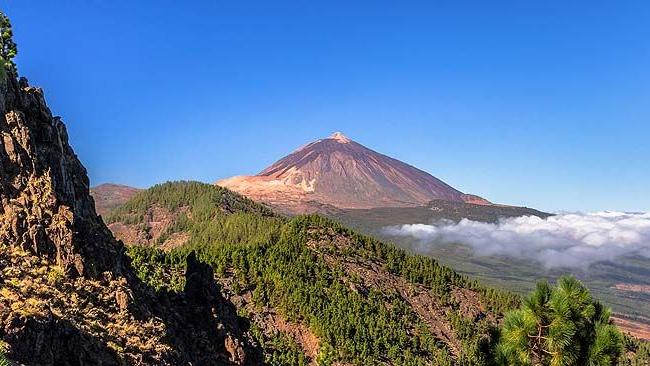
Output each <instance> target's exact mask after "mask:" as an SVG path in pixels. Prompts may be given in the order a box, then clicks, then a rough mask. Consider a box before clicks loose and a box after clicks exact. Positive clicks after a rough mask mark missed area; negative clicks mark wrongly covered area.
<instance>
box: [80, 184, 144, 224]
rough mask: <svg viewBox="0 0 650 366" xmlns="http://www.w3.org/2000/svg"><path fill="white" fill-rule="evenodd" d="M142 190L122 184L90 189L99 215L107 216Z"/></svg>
mask: <svg viewBox="0 0 650 366" xmlns="http://www.w3.org/2000/svg"><path fill="white" fill-rule="evenodd" d="M140 191H141V189H138V188H134V187H129V186H125V185H122V184H113V183H104V184H100V185H98V186H95V187H92V188H90V195H91V196H92V197H93V199H94V200H95V209H96V210H97V213H98V214H100V215H102V216H106V214H108V213H109V212H110V211H111V210H113V209H114V208H116V207H118V206H121V205H123V204H124V203H126V201H128V200H130V199H131V198H132V197H133V196H135V195H136V194H138V192H140Z"/></svg>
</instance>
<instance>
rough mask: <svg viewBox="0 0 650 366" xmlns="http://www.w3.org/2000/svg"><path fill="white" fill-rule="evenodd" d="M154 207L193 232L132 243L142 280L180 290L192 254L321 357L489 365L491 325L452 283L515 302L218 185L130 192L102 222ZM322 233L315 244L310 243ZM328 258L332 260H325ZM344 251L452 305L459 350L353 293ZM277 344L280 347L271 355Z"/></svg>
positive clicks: (397, 305) (385, 298)
mask: <svg viewBox="0 0 650 366" xmlns="http://www.w3.org/2000/svg"><path fill="white" fill-rule="evenodd" d="M152 205H158V206H160V207H165V208H167V209H169V210H174V211H179V210H181V211H182V212H183V213H181V214H179V215H178V217H177V219H176V221H175V223H174V224H173V225H172V227H170V229H169V230H168V231H169V233H170V234H171V233H173V232H180V231H182V232H186V233H189V234H190V238H189V241H188V243H187V244H186V245H185V246H183V247H181V248H178V249H175V250H173V251H171V252H170V253H168V254H164V253H163V252H162V251H160V250H157V249H152V248H130V249H129V254H130V255H131V257H132V258H133V264H134V267H135V268H136V271H137V272H138V274H139V275H140V277H141V278H143V279H145V281H147V282H148V283H149V284H151V285H152V286H153V287H155V288H157V289H160V288H162V287H165V288H167V289H169V290H179V289H180V288H182V267H183V266H184V262H185V257H186V256H187V255H188V254H189V253H190V252H191V251H196V253H197V255H198V258H199V259H200V260H202V261H204V262H206V263H209V264H211V265H212V266H213V267H214V268H215V271H216V273H217V274H218V275H219V276H221V277H224V276H232V277H233V279H234V285H233V289H234V291H236V292H240V293H244V292H250V293H251V296H252V298H253V300H254V301H255V302H256V303H258V304H259V305H260V306H261V305H263V304H264V305H269V306H271V307H273V308H274V309H277V310H278V311H279V312H280V313H281V314H282V315H283V316H284V317H286V318H287V319H288V320H290V321H296V322H301V323H303V324H305V325H308V326H309V328H310V329H311V330H312V331H313V332H314V333H315V334H316V336H318V337H319V339H320V341H321V347H320V349H321V354H320V355H319V359H320V360H321V361H322V363H323V364H328V362H334V361H343V362H352V363H355V364H376V363H380V362H384V361H389V362H390V363H393V364H402V365H409V364H412V365H419V364H423V363H436V364H441V365H444V364H451V363H452V359H454V358H457V359H458V360H459V362H458V363H459V364H466V365H481V364H487V363H488V361H487V360H489V359H490V357H489V352H490V342H491V339H492V337H491V336H490V334H491V332H492V331H493V329H492V325H491V324H490V323H489V321H488V320H487V319H480V320H476V322H475V319H469V318H464V317H463V315H462V313H461V311H460V305H459V304H458V303H457V301H456V300H455V299H454V298H453V297H452V296H451V289H452V288H455V287H458V288H467V289H472V290H475V291H476V292H478V294H479V296H480V298H481V302H482V303H483V304H484V305H485V306H486V307H487V309H488V310H489V311H491V312H494V313H503V312H504V311H506V310H508V309H510V308H512V307H514V306H517V305H518V298H517V297H516V296H514V295H512V294H509V293H506V292H501V291H496V290H494V289H487V288H484V287H482V286H480V285H479V284H478V283H477V282H475V281H471V280H469V279H467V278H465V277H463V276H460V275H458V274H457V273H455V272H454V271H452V270H451V269H449V268H447V267H444V266H441V265H439V264H438V263H437V262H436V261H435V260H433V259H431V258H428V257H424V256H414V255H409V254H407V253H406V252H404V251H403V250H400V249H397V248H395V247H393V246H391V245H386V244H383V243H381V242H379V241H377V240H374V239H372V238H369V237H367V236H363V235H360V234H357V233H355V232H353V231H350V230H349V229H346V228H344V227H343V226H341V225H339V224H337V223H335V222H333V221H331V220H328V219H324V218H322V217H319V216H303V217H298V218H294V219H287V218H281V217H277V216H274V215H272V213H271V212H270V211H268V210H267V209H265V208H264V207H262V206H259V205H256V204H255V203H253V202H251V201H248V200H246V199H243V198H241V196H239V195H236V194H234V193H232V192H230V191H228V190H225V189H222V188H219V187H215V186H210V185H205V184H200V183H195V182H177V183H166V184H163V185H159V186H156V187H154V188H152V189H150V190H148V191H145V192H142V193H141V194H139V195H138V196H136V197H135V198H134V199H133V200H132V201H130V202H129V203H127V204H126V205H124V206H122V207H121V208H119V209H118V210H116V211H114V212H113V213H112V214H111V215H109V216H108V218H107V220H108V221H109V222H114V221H122V222H129V223H133V224H138V223H140V222H141V220H143V218H144V215H145V213H146V211H147V208H149V207H151V206H152ZM224 207H229V208H232V207H236V209H225V208H224ZM334 237H345V238H347V239H349V240H348V241H349V243H350V244H349V246H347V247H344V248H339V247H337V246H335V245H333V244H332V243H331V240H329V239H332V238H334ZM324 238H325V239H324ZM323 240H324V243H323V244H322V245H321V244H319V246H318V247H317V248H313V247H310V245H309V243H314V242H318V241H323ZM328 256H329V257H330V258H336V259H338V260H337V261H334V262H332V261H327V260H326V257H328ZM343 258H361V259H363V260H364V261H374V262H377V263H382V266H383V268H384V269H385V270H386V271H387V272H389V273H392V274H394V275H397V276H400V277H402V278H404V279H406V280H407V281H408V282H410V283H413V284H422V285H425V286H427V287H429V288H431V291H432V292H433V293H434V294H435V295H436V297H437V298H438V299H439V301H440V303H441V304H442V305H443V306H447V307H449V308H450V309H452V310H451V311H450V313H449V316H448V318H449V319H447V320H448V321H449V322H451V323H452V324H454V325H455V326H457V327H458V328H459V329H460V328H463V329H465V330H466V331H459V332H458V338H459V342H460V343H461V350H460V354H459V355H456V356H453V355H452V351H451V349H450V348H449V346H448V345H447V344H445V343H444V342H442V341H441V340H439V339H436V338H435V337H434V336H433V335H432V334H431V333H430V330H429V329H428V327H427V326H426V325H425V324H424V323H423V322H422V320H421V319H420V318H419V317H418V316H417V314H415V313H414V310H413V309H412V308H411V307H410V306H409V304H407V303H406V302H405V300H404V299H403V298H402V297H401V296H400V295H399V294H398V293H391V292H388V291H383V290H380V289H376V288H368V289H366V290H365V291H357V290H355V288H363V284H362V283H361V282H362V281H361V279H360V278H358V277H356V276H354V275H352V274H349V273H346V271H345V268H343V265H342V264H341V262H340V259H343ZM477 330H478V331H477ZM266 343H267V344H273V345H274V346H272V348H273V350H274V351H273V352H271V354H272V355H274V356H273V357H275V359H276V360H285V357H287V358H286V359H292V360H296V363H290V364H300V362H302V361H300V360H299V358H296V357H294V356H291V355H290V354H293V353H295V352H294V351H295V350H293V349H294V348H292V347H289V346H287V345H286V342H284V341H281V340H280V339H276V340H274V341H273V342H270V343H269V342H268V341H267V342H266ZM278 345H282V346H278ZM278 350H284V351H281V352H280V353H281V354H278ZM292 350H293V351H292Z"/></svg>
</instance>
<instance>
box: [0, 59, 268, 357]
mask: <svg viewBox="0 0 650 366" xmlns="http://www.w3.org/2000/svg"><path fill="white" fill-rule="evenodd" d="M3 76H4V78H3V79H2V80H1V81H0V114H1V115H2V116H4V118H0V135H1V136H0V243H1V244H0V246H1V248H0V338H1V339H2V342H3V344H6V345H7V352H8V356H9V357H10V358H11V359H13V360H15V361H18V362H20V363H25V364H37V365H85V364H101V365H124V364H140V365H149V364H150V365H183V364H200V365H223V364H245V363H248V364H255V363H256V362H257V361H256V360H259V359H258V358H256V356H255V355H256V354H257V353H256V351H255V349H254V348H253V347H252V346H251V342H250V341H249V340H248V339H247V338H246V335H245V333H244V332H243V331H242V329H240V324H239V322H238V321H237V315H236V313H235V311H234V310H233V309H234V308H233V307H232V304H229V303H228V302H227V301H226V300H225V299H224V298H223V297H222V296H221V294H220V292H219V290H218V288H217V287H216V285H215V284H214V279H213V277H212V276H213V274H212V270H211V269H210V268H209V267H208V266H206V265H203V264H201V263H199V262H197V261H196V259H195V258H194V257H193V256H192V257H190V259H191V261H190V263H189V266H188V271H187V284H188V285H187V286H188V287H187V293H178V294H177V293H166V292H162V293H160V292H159V293H156V292H154V291H153V290H152V289H150V288H148V287H147V286H146V285H144V284H143V283H142V282H140V280H138V278H137V276H136V275H135V273H134V271H133V269H132V267H131V265H130V261H129V258H128V257H127V256H126V255H125V252H124V247H123V245H122V243H121V242H119V241H117V240H115V239H114V238H113V236H112V234H111V232H110V231H109V230H108V228H107V227H106V225H105V224H104V223H103V222H102V220H101V218H100V217H99V216H98V215H97V213H96V212H95V205H94V202H93V199H92V198H91V196H90V195H89V179H88V176H87V174H86V170H85V168H84V167H83V165H82V164H81V162H80V161H79V159H78V158H77V156H76V155H75V153H74V151H73V149H72V148H71V147H70V145H69V144H68V134H67V132H66V128H65V125H64V124H63V122H62V121H61V119H60V118H59V117H55V116H53V115H52V113H51V112H50V110H49V108H48V107H47V105H46V103H45V98H44V96H43V92H42V90H41V89H39V88H35V87H32V86H29V84H28V82H27V80H26V79H25V78H20V79H18V78H17V77H16V75H15V74H14V72H13V71H12V70H8V71H7V72H6V73H4V75H3ZM205 291H207V292H205Z"/></svg>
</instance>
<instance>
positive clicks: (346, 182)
mask: <svg viewBox="0 0 650 366" xmlns="http://www.w3.org/2000/svg"><path fill="white" fill-rule="evenodd" d="M217 184H218V185H221V186H224V187H227V188H230V189H232V190H234V191H237V192H239V193H241V194H244V195H247V196H249V197H251V198H253V199H255V200H258V201H263V202H266V203H269V204H271V205H274V206H280V207H287V206H294V207H295V208H296V209H295V210H294V211H297V212H300V211H305V210H306V211H310V209H309V207H311V208H314V207H316V206H317V205H315V204H309V203H310V202H317V203H320V204H325V205H331V206H334V207H338V208H374V207H404V206H418V205H423V204H426V203H427V202H429V201H431V200H435V199H441V200H446V201H454V202H465V201H466V200H472V203H480V204H489V202H488V201H486V200H484V199H481V198H480V197H478V196H471V195H465V194H463V193H462V192H460V191H458V190H457V189H455V188H453V187H451V186H450V185H448V184H446V183H445V182H443V181H441V180H439V179H437V178H436V177H434V176H432V175H431V174H429V173H426V172H424V171H422V170H420V169H417V168H415V167H413V166H411V165H408V164H406V163H403V162H401V161H399V160H396V159H393V158H391V157H388V156H386V155H382V154H380V153H377V152H375V151H373V150H370V149H368V148H366V147H365V146H363V145H361V144H359V143H356V142H354V141H352V140H351V139H349V138H348V137H346V136H344V135H343V134H341V133H339V132H337V133H335V134H333V135H332V136H330V137H328V138H325V139H321V140H318V141H315V142H312V143H310V144H308V145H306V146H304V147H302V148H300V149H298V150H296V151H295V152H293V153H292V154H290V155H288V156H286V157H284V158H282V159H280V160H279V161H277V162H276V163H275V164H273V165H271V166H270V167H268V168H266V169H264V170H263V171H262V172H260V173H259V174H258V175H256V176H252V177H250V176H240V177H233V178H229V179H224V180H221V181H219V182H217ZM289 211H291V210H289Z"/></svg>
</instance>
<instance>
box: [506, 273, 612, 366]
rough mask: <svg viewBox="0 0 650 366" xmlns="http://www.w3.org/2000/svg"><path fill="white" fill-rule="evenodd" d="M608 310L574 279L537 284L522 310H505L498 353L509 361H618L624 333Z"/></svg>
mask: <svg viewBox="0 0 650 366" xmlns="http://www.w3.org/2000/svg"><path fill="white" fill-rule="evenodd" d="M609 316H610V310H609V309H608V308H606V307H604V306H603V305H602V304H600V303H599V302H598V301H594V300H593V298H592V297H591V295H590V294H589V290H587V288H586V287H585V286H584V285H583V284H582V283H581V282H580V281H578V280H576V279H575V278H573V277H568V276H566V277H562V278H560V279H559V280H558V284H557V286H556V287H554V288H551V286H549V285H548V284H547V283H546V282H541V283H539V284H537V288H536V289H535V291H533V293H532V294H531V295H530V297H528V298H527V299H525V300H524V303H523V305H522V306H521V308H520V309H518V310H514V311H512V312H510V313H508V314H506V317H505V320H504V323H503V328H502V331H501V338H500V341H499V353H500V356H501V357H502V363H503V364H506V365H522V366H523V365H525V366H529V365H530V366H573V365H575V366H605V365H615V364H616V360H617V359H618V357H619V355H620V353H621V352H622V349H623V337H622V335H621V334H620V332H619V331H618V330H617V329H616V327H615V326H614V325H611V324H609Z"/></svg>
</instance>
